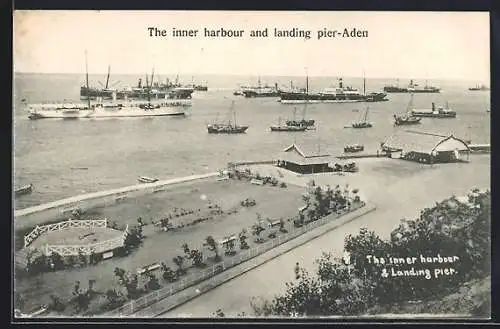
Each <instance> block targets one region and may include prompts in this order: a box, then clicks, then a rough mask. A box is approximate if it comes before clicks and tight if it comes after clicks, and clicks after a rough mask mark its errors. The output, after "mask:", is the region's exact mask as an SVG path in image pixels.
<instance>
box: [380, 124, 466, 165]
mask: <svg viewBox="0 0 500 329" xmlns="http://www.w3.org/2000/svg"><path fill="white" fill-rule="evenodd" d="M381 146H382V150H384V151H385V152H390V153H400V155H401V158H403V159H407V160H412V161H418V162H422V163H429V164H431V163H446V162H457V161H462V160H463V159H462V155H463V154H464V153H466V154H467V156H468V154H469V152H470V147H469V145H468V144H467V143H466V142H465V141H463V140H462V139H459V138H457V137H455V136H453V135H449V136H447V137H443V136H439V135H434V134H426V133H418V132H409V131H401V132H398V133H396V134H394V135H392V136H390V137H388V138H387V139H386V140H385V141H384V142H382V143H381Z"/></svg>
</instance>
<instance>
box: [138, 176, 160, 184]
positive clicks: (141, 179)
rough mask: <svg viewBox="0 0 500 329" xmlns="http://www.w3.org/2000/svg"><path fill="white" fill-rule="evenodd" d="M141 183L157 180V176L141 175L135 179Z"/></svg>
mask: <svg viewBox="0 0 500 329" xmlns="http://www.w3.org/2000/svg"><path fill="white" fill-rule="evenodd" d="M137 180H138V181H139V182H141V183H155V182H157V181H159V179H158V178H152V177H147V176H141V177H139V178H138V179H137Z"/></svg>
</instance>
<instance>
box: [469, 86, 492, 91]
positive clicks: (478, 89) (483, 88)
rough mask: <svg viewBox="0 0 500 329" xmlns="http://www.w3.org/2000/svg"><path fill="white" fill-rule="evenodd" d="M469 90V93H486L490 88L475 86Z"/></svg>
mask: <svg viewBox="0 0 500 329" xmlns="http://www.w3.org/2000/svg"><path fill="white" fill-rule="evenodd" d="M469 90H471V91H488V90H490V88H488V87H486V86H485V85H476V86H475V87H470V88H469Z"/></svg>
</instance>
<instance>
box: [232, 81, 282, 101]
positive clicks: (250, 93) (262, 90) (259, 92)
mask: <svg viewBox="0 0 500 329" xmlns="http://www.w3.org/2000/svg"><path fill="white" fill-rule="evenodd" d="M241 93H242V94H243V95H244V96H245V97H247V98H254V97H279V96H280V94H281V91H280V89H279V88H278V84H277V83H275V84H274V87H271V86H269V85H267V84H265V85H262V84H261V81H260V77H259V81H258V84H257V86H255V87H242V89H241Z"/></svg>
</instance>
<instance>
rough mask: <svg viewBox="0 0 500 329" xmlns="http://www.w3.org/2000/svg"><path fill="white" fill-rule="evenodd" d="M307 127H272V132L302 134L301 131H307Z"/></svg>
mask: <svg viewBox="0 0 500 329" xmlns="http://www.w3.org/2000/svg"><path fill="white" fill-rule="evenodd" d="M306 130H307V127H300V126H287V125H285V126H279V125H276V126H271V131H276V132H286V131H288V132H300V131H306Z"/></svg>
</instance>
